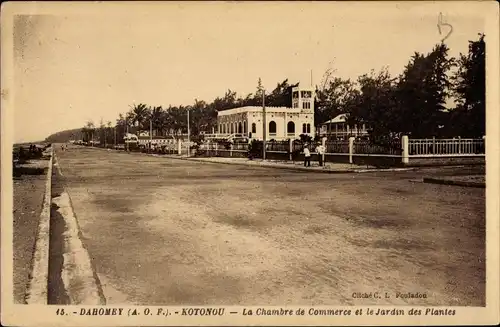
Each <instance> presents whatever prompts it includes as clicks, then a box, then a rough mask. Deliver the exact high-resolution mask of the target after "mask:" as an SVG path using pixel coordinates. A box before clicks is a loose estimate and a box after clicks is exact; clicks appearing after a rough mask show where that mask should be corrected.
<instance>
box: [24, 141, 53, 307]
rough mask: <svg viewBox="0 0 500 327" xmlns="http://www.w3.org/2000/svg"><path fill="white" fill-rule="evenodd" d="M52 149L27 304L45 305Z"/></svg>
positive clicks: (46, 299)
mask: <svg viewBox="0 0 500 327" xmlns="http://www.w3.org/2000/svg"><path fill="white" fill-rule="evenodd" d="M53 158H54V148H53V147H51V149H50V159H49V169H48V172H47V181H46V182H45V196H44V199H43V207H42V212H41V214H40V221H39V223H38V231H37V237H36V241H35V251H34V253H33V269H32V272H31V276H30V281H29V284H28V289H27V292H26V297H25V300H26V303H27V304H47V302H48V277H49V239H50V206H51V203H52V164H53Z"/></svg>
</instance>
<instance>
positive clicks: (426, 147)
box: [200, 136, 485, 164]
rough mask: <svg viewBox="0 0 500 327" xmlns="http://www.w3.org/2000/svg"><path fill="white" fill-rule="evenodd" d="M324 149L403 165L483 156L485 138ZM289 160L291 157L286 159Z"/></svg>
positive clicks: (276, 149) (238, 147)
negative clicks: (378, 158)
mask: <svg viewBox="0 0 500 327" xmlns="http://www.w3.org/2000/svg"><path fill="white" fill-rule="evenodd" d="M322 143H323V146H325V149H326V153H325V155H341V156H343V155H345V156H349V162H351V163H352V162H353V157H358V156H360V157H387V158H401V162H402V163H404V164H407V163H408V162H409V160H410V159H418V158H450V157H479V158H480V157H484V156H485V139H484V138H483V139H460V138H456V139H436V138H433V139H410V138H408V136H403V137H402V138H401V139H398V140H394V141H393V142H391V144H385V145H376V144H372V143H371V142H369V141H366V140H356V139H355V138H354V137H351V138H350V139H349V140H344V141H326V140H323V141H322ZM315 148H316V146H315V145H314V144H312V149H311V151H312V152H313V153H315ZM247 149H248V144H247V143H235V144H231V145H230V146H229V145H224V146H223V145H221V144H217V143H216V142H210V143H208V144H202V145H201V146H200V150H209V151H210V152H211V153H213V152H212V151H214V150H215V153H218V152H220V151H230V152H233V151H235V152H245V151H246V150H247ZM302 149H303V144H302V143H301V142H294V141H292V140H290V141H275V142H267V143H266V152H267V153H282V154H291V153H292V152H296V151H299V152H300V153H301V152H302ZM290 157H291V156H290Z"/></svg>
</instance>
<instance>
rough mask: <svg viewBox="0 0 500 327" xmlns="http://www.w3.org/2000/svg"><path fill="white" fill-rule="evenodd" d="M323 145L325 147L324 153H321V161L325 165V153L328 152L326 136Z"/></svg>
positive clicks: (322, 140) (322, 141)
mask: <svg viewBox="0 0 500 327" xmlns="http://www.w3.org/2000/svg"><path fill="white" fill-rule="evenodd" d="M321 146H322V147H323V154H321V157H322V158H321V162H323V166H324V165H325V153H326V137H323V138H322V139H321Z"/></svg>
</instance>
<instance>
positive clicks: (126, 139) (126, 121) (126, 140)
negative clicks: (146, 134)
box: [125, 118, 129, 152]
mask: <svg viewBox="0 0 500 327" xmlns="http://www.w3.org/2000/svg"><path fill="white" fill-rule="evenodd" d="M125 125H126V126H127V134H125V143H127V152H128V151H129V146H128V145H129V142H128V141H129V139H128V118H125Z"/></svg>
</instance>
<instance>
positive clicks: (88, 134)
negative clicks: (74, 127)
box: [82, 120, 95, 142]
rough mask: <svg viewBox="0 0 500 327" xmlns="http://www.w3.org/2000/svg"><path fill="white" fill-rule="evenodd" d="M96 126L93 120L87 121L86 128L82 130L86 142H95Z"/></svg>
mask: <svg viewBox="0 0 500 327" xmlns="http://www.w3.org/2000/svg"><path fill="white" fill-rule="evenodd" d="M94 132H95V125H94V122H93V121H92V120H89V121H87V123H86V124H85V126H84V127H83V128H82V135H83V141H84V142H90V141H93V140H94Z"/></svg>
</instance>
